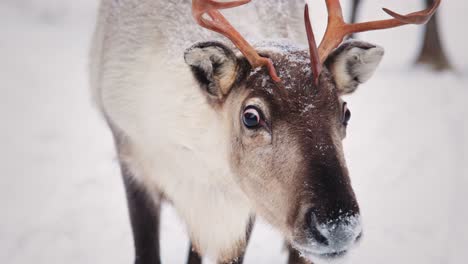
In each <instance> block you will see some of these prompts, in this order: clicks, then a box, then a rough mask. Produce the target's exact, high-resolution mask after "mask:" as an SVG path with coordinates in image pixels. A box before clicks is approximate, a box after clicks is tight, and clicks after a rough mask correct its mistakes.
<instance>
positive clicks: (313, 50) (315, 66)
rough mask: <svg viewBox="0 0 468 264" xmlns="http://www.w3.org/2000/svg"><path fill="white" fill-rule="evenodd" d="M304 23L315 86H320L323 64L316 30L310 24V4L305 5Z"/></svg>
mask: <svg viewBox="0 0 468 264" xmlns="http://www.w3.org/2000/svg"><path fill="white" fill-rule="evenodd" d="M304 22H305V27H306V32H307V39H308V41H309V50H310V66H311V67H312V73H313V75H314V82H315V85H318V81H319V76H320V72H322V63H321V62H320V57H319V53H318V49H317V42H315V35H314V30H313V29H312V24H311V23H310V16H309V5H308V4H306V5H305V10H304Z"/></svg>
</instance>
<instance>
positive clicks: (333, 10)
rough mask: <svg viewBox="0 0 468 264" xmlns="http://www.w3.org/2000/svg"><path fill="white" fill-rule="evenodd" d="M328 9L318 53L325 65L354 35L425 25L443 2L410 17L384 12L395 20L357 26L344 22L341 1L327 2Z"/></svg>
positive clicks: (438, 2)
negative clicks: (347, 37)
mask: <svg viewBox="0 0 468 264" xmlns="http://www.w3.org/2000/svg"><path fill="white" fill-rule="evenodd" d="M325 1H326V4H327V9H328V26H327V30H326V32H325V36H324V38H323V40H322V42H321V43H320V46H319V48H318V50H319V51H318V53H319V56H320V61H321V63H323V62H324V61H325V59H326V58H327V57H328V55H329V54H330V52H332V51H333V50H334V49H335V48H336V47H338V45H340V43H341V42H342V41H343V39H344V38H345V37H346V36H348V35H350V34H352V33H358V32H364V31H371V30H379V29H387V28H394V27H399V26H403V25H407V24H425V23H427V22H428V21H429V20H430V19H431V17H432V15H434V13H435V11H436V10H437V8H438V7H439V5H440V3H441V0H435V1H434V3H433V5H432V6H431V7H429V8H427V9H425V10H422V11H419V12H414V13H410V14H408V15H400V14H398V13H395V12H393V11H391V10H389V9H386V8H384V9H383V10H384V11H385V12H386V13H387V14H389V15H390V16H392V17H393V19H387V20H378V21H370V22H363V23H356V24H347V23H345V22H344V20H343V13H342V10H341V5H340V1H339V0H325Z"/></svg>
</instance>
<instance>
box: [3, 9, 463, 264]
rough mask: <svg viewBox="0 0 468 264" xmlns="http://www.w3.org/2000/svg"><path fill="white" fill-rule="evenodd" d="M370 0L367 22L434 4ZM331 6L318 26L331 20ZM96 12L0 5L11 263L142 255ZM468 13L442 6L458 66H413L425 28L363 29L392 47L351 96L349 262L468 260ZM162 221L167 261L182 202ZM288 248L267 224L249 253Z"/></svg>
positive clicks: (265, 255) (179, 256) (281, 259)
mask: <svg viewBox="0 0 468 264" xmlns="http://www.w3.org/2000/svg"><path fill="white" fill-rule="evenodd" d="M320 2H322V1H320ZM343 2H350V1H343ZM420 2H421V3H420ZM364 3H365V4H364V13H363V16H362V17H363V18H367V19H370V18H378V17H380V16H381V15H380V11H379V7H381V6H389V7H393V8H395V9H398V10H402V9H404V10H408V11H409V10H414V9H417V8H420V7H421V5H422V1H418V0H413V1H403V0H398V1H388V0H387V1H385V0H378V1H364ZM402 5H404V6H402ZM320 6H321V7H320V8H318V9H314V11H313V15H314V23H316V24H317V25H318V24H321V25H322V26H323V21H324V20H323V14H324V11H323V3H320ZM346 7H347V5H346ZM96 8H97V3H96V1H95V0H80V1H63V0H2V1H1V2H0V22H1V23H0V58H1V60H0V80H1V84H0V91H1V96H0V117H1V118H0V121H1V123H0V126H1V129H0V172H1V173H2V175H1V176H0V208H1V211H0V248H1V250H0V263H11V264H20V263H21V264H25V263H70V264H71V263H127V264H128V263H131V261H132V254H133V252H132V240H131V233H130V225H129V223H128V217H127V211H126V203H125V197H124V191H123V186H122V183H121V178H120V176H119V170H118V167H117V162H116V159H115V153H114V150H113V145H112V140H111V135H110V133H109V131H108V129H107V128H106V126H105V125H104V122H103V120H102V119H101V118H100V117H99V115H98V114H97V113H96V111H95V109H94V108H93V107H92V105H91V102H90V100H89V97H90V96H89V89H88V84H87V72H86V64H87V49H88V46H89V42H90V36H91V33H92V30H93V26H94V20H95V12H96ZM467 9H468V2H466V1H455V0H452V1H444V3H443V8H442V9H441V12H440V14H441V17H442V18H443V21H442V22H443V24H442V32H443V36H444V38H445V40H446V41H445V42H446V46H447V48H448V50H449V54H450V56H451V59H452V60H453V62H454V64H455V65H456V67H457V70H458V71H457V73H455V74H454V73H443V74H436V73H432V72H429V71H426V70H424V69H414V68H412V67H411V66H410V65H411V61H412V60H413V59H414V56H415V54H416V51H417V48H418V39H419V36H420V32H421V28H418V27H414V26H411V27H406V28H403V29H396V30H392V31H387V32H375V33H368V34H364V35H361V37H362V38H364V39H366V40H371V41H373V42H376V43H379V44H381V45H383V46H384V47H386V49H387V55H386V58H385V61H384V63H383V65H382V67H381V68H380V69H379V70H378V71H377V73H376V76H375V77H374V78H373V79H372V81H370V82H369V83H368V84H366V85H364V86H363V87H361V89H360V91H359V92H358V93H357V94H356V95H353V96H352V97H350V98H348V101H349V104H350V107H351V108H352V111H353V119H352V122H351V124H350V127H349V130H348V138H347V139H346V141H345V145H346V146H345V147H346V154H347V159H348V164H349V167H350V171H351V175H352V179H353V185H354V188H355V191H356V193H357V195H358V199H359V201H360V204H361V208H362V211H363V218H364V221H365V237H364V240H363V242H362V243H361V245H360V246H359V247H358V248H357V249H356V250H355V251H354V252H353V253H352V254H351V255H350V256H349V258H348V259H347V260H346V261H345V262H346V263H363V264H366V263H369V264H374V263H384V264H385V263H389V264H390V263H392V264H393V263H399V264H402V263H403V264H404V263H411V264H412V263H424V264H436V263H444V264H448V263H453V264H459V263H466V258H468V250H467V249H468V226H467V223H468V205H467V201H468V158H467V154H468V120H467V119H468V106H467V101H468V63H467V61H468V52H467V51H466V47H468V37H467V35H466V28H463V27H465V26H466V25H467V24H468V18H467V17H466V15H465V12H466V10H467ZM317 28H318V29H319V31H320V30H323V29H320V26H317ZM163 217H164V218H163V223H162V236H163V237H162V239H163V242H162V255H163V262H164V263H184V261H185V255H186V253H187V250H188V249H187V247H188V241H187V238H186V235H185V233H184V228H183V225H182V224H181V223H180V221H179V220H178V218H177V216H176V214H175V212H174V211H173V210H172V209H170V208H164V212H163ZM285 258H286V254H285V252H284V251H283V250H282V240H281V238H280V236H279V235H278V234H277V233H275V231H273V229H272V228H271V227H269V226H268V225H266V224H263V223H262V224H258V225H257V226H256V227H255V232H254V236H253V240H252V242H251V245H250V247H249V250H248V253H247V260H246V262H247V263H285Z"/></svg>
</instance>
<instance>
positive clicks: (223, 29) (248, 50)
mask: <svg viewBox="0 0 468 264" xmlns="http://www.w3.org/2000/svg"><path fill="white" fill-rule="evenodd" d="M250 1H251V0H237V1H231V2H217V1H215V0H193V2H192V13H193V17H194V18H195V20H196V21H197V23H198V24H199V25H200V26H202V27H204V28H207V29H209V30H212V31H215V32H218V33H220V34H222V35H224V36H225V37H227V38H228V39H230V40H231V41H232V42H233V43H234V45H235V46H236V47H237V48H238V49H239V50H240V52H242V54H244V56H245V58H246V59H247V60H248V61H249V63H250V65H252V67H254V68H257V67H261V66H265V67H267V69H268V72H269V73H270V76H271V78H272V79H273V80H274V81H275V82H281V79H280V78H279V77H278V75H277V74H276V70H275V67H274V66H273V62H272V61H271V60H270V59H268V58H265V57H261V56H260V55H258V53H257V52H256V51H255V49H254V48H253V47H252V46H251V45H250V44H249V43H248V42H247V41H246V40H245V39H244V38H243V37H242V35H241V34H240V33H239V32H237V30H236V29H235V28H234V27H233V26H232V25H231V24H230V23H229V21H227V19H226V18H225V17H224V16H223V15H222V14H221V12H219V11H218V10H219V9H227V8H232V7H237V6H241V5H245V4H247V3H249V2H250Z"/></svg>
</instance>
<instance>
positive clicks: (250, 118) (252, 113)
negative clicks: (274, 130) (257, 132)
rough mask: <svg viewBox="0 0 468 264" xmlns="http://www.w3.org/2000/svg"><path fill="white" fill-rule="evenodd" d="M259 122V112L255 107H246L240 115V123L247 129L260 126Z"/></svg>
mask: <svg viewBox="0 0 468 264" xmlns="http://www.w3.org/2000/svg"><path fill="white" fill-rule="evenodd" d="M260 121H261V115H260V111H259V110H258V109H257V108H256V107H253V106H248V107H246V108H245V110H244V113H243V114H242V122H243V123H244V126H246V127H247V128H249V129H254V128H257V127H258V126H259V125H260Z"/></svg>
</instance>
